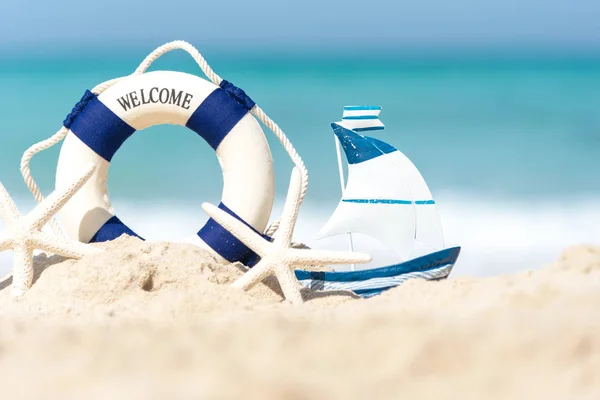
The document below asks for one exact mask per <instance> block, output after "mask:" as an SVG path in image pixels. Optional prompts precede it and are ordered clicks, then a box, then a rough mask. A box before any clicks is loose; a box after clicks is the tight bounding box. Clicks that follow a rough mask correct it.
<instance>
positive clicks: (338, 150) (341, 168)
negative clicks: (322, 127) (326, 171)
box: [333, 135, 356, 271]
mask: <svg viewBox="0 0 600 400" xmlns="http://www.w3.org/2000/svg"><path fill="white" fill-rule="evenodd" d="M333 140H335V150H336V153H337V161H338V169H339V172H340V185H341V187H342V196H343V195H344V186H345V178H344V166H343V165H342V148H341V146H340V141H339V140H338V138H337V136H335V135H334V136H333ZM348 247H349V248H350V251H354V243H353V241H352V233H350V232H349V233H348ZM350 269H351V270H352V271H354V270H355V269H356V266H355V265H354V264H350Z"/></svg>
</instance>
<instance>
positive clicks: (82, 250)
mask: <svg viewBox="0 0 600 400" xmlns="http://www.w3.org/2000/svg"><path fill="white" fill-rule="evenodd" d="M33 243H34V245H35V248H36V249H40V250H44V251H45V252H48V253H52V254H58V255H60V256H63V257H70V258H81V257H83V256H84V255H86V254H95V253H98V252H100V251H101V250H100V249H97V248H95V247H93V246H90V245H89V244H83V243H80V242H75V241H73V240H68V241H67V240H62V239H59V238H57V237H56V236H53V235H51V234H49V233H46V232H36V234H35V236H34V242H33Z"/></svg>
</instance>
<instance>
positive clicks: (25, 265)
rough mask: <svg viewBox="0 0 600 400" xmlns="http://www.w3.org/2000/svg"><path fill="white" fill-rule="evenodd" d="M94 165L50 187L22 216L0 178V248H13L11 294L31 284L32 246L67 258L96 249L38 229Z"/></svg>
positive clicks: (23, 291)
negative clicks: (0, 222)
mask: <svg viewBox="0 0 600 400" xmlns="http://www.w3.org/2000/svg"><path fill="white" fill-rule="evenodd" d="M95 169H96V167H95V166H91V167H90V168H89V169H88V170H87V171H85V173H84V174H83V175H81V176H80V177H79V178H77V179H76V180H75V181H74V182H73V183H72V184H71V185H70V186H69V187H66V188H63V189H59V190H56V191H54V192H53V193H52V194H51V195H50V196H48V197H46V198H45V199H44V200H43V201H42V202H41V203H40V204H38V205H37V206H36V207H35V208H34V209H33V210H32V211H31V212H30V213H29V214H27V215H25V216H23V215H21V213H19V210H18V209H17V205H16V204H15V202H14V201H13V200H12V198H11V197H10V195H9V194H8V192H7V191H6V188H5V187H4V185H2V182H0V218H1V219H2V220H3V221H4V223H5V225H6V226H5V228H4V230H3V231H2V233H0V251H5V250H8V249H12V250H13V252H14V261H13V272H12V274H13V282H12V287H11V294H12V295H13V296H21V295H23V294H24V293H25V292H26V291H27V290H28V289H29V288H30V287H31V284H32V282H33V251H34V250H35V249H39V250H44V251H46V252H49V253H53V254H58V255H61V256H64V257H71V258H80V257H82V256H83V255H84V254H88V253H92V252H97V251H99V250H98V249H96V248H94V247H92V246H89V245H85V244H83V243H80V242H76V241H73V240H68V239H62V238H58V237H56V236H54V235H52V234H50V233H46V232H42V231H41V229H42V227H43V226H44V225H46V223H47V222H48V221H49V220H50V219H51V218H52V217H53V216H54V214H56V213H57V212H58V210H60V209H61V208H62V207H63V206H64V205H65V203H66V202H67V201H69V199H70V198H71V197H73V195H74V194H75V193H77V191H78V190H79V189H80V188H81V187H82V186H83V185H84V184H85V183H86V182H87V181H88V180H89V179H90V177H91V176H92V174H93V173H94V171H95Z"/></svg>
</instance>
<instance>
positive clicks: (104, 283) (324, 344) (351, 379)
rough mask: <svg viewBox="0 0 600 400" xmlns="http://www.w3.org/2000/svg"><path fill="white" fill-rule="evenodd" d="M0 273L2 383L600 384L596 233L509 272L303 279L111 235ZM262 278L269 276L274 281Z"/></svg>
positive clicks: (168, 390)
mask: <svg viewBox="0 0 600 400" xmlns="http://www.w3.org/2000/svg"><path fill="white" fill-rule="evenodd" d="M110 247H111V251H109V252H106V253H104V254H102V255H99V256H94V257H87V258H84V259H82V260H80V261H72V260H67V261H63V260H62V259H61V258H58V257H51V258H48V259H47V258H45V257H40V258H39V259H38V260H37V262H36V267H37V270H38V272H41V275H40V276H39V279H38V280H37V281H36V283H35V284H34V286H33V288H32V289H31V291H30V292H29V293H28V294H27V295H26V297H25V298H23V299H19V300H15V299H12V298H11V297H10V295H9V290H8V289H7V284H8V283H10V281H8V282H5V283H4V284H0V383H1V388H2V389H1V390H2V395H3V397H5V398H13V399H14V398H39V399H42V398H51V399H55V398H56V399H75V398H77V399H225V398H234V399H292V400H295V399H313V398H314V399H379V398H390V399H392V398H393V399H400V398H402V399H438V398H439V399H461V400H467V399H478V400H481V399H538V398H539V399H541V398H543V399H580V398H581V399H583V398H586V399H587V398H589V399H600V249H598V248H593V247H578V248H573V249H570V250H567V251H566V252H565V253H564V255H563V256H562V257H561V258H560V259H559V260H558V261H557V262H556V263H555V264H554V265H551V266H548V267H546V268H543V269H541V270H537V271H535V272H525V273H520V274H517V275H511V276H503V277H494V278H460V279H449V280H447V281H442V282H423V281H412V282H409V283H407V284H405V285H403V286H402V287H400V288H396V289H394V290H391V291H389V292H387V293H386V294H384V295H382V296H380V297H377V298H373V299H369V300H359V299H355V297H354V296H351V295H350V294H348V293H337V294H327V295H324V294H319V293H311V292H309V291H306V292H305V295H306V298H307V299H309V301H308V302H307V303H306V304H304V305H302V306H298V307H295V306H292V305H289V304H286V303H281V297H280V296H279V294H277V289H276V288H277V285H276V284H273V283H272V282H270V283H269V282H268V283H269V284H268V285H260V286H258V287H256V288H255V289H253V290H252V291H251V292H250V293H243V292H240V291H237V290H235V289H232V288H230V287H228V284H229V283H230V282H232V281H233V280H234V279H235V278H236V277H238V276H240V274H241V273H242V272H241V270H240V267H239V266H235V265H231V266H221V265H218V264H216V263H214V260H212V258H211V257H210V256H209V255H208V254H207V253H205V252H203V251H201V250H198V249H197V248H195V247H193V246H188V245H179V244H177V245H176V244H165V243H158V244H147V243H143V242H140V241H138V240H136V239H132V238H128V239H120V240H118V241H116V242H115V243H112V244H111V245H110ZM273 289H275V291H274V290H273Z"/></svg>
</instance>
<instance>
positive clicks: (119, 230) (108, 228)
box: [90, 215, 144, 243]
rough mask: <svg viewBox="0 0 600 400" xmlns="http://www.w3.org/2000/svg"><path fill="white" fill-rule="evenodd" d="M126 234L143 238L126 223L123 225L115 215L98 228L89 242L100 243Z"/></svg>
mask: <svg viewBox="0 0 600 400" xmlns="http://www.w3.org/2000/svg"><path fill="white" fill-rule="evenodd" d="M123 234H127V235H129V236H135V237H138V238H140V239H142V240H144V239H143V238H142V237H141V236H140V235H138V234H137V233H135V232H134V231H132V230H131V229H130V228H129V227H128V226H127V225H125V224H124V223H123V222H121V220H120V219H119V218H117V216H116V215H115V216H113V217H112V218H111V219H109V220H108V221H106V222H105V223H104V225H102V226H101V227H100V229H98V232H96V234H95V235H94V237H92V240H90V243H102V242H108V241H111V240H115V239H117V238H118V237H119V236H121V235H123Z"/></svg>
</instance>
